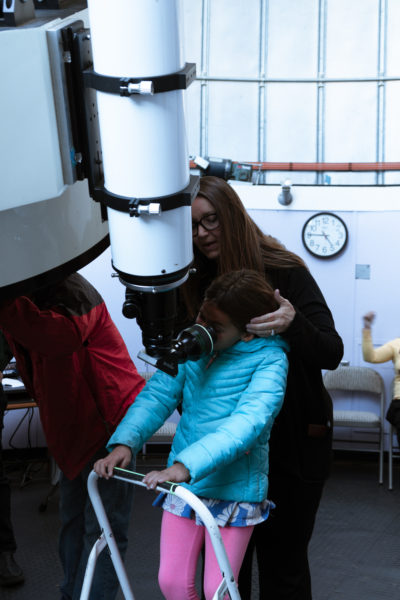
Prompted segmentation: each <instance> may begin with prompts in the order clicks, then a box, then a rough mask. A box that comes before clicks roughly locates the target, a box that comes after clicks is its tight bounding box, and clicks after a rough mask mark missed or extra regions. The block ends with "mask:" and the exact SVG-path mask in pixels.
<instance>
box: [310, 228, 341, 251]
mask: <svg viewBox="0 0 400 600" xmlns="http://www.w3.org/2000/svg"><path fill="white" fill-rule="evenodd" d="M307 235H308V236H309V237H311V236H312V235H313V236H318V237H324V238H325V239H326V241H327V242H329V244H330V245H331V248H332V249H333V248H334V247H335V246H334V245H333V244H332V242H331V240H330V239H329V236H328V234H327V233H325V231H323V232H322V233H308V234H307Z"/></svg>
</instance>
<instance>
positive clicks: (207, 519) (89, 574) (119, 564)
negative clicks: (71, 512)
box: [80, 468, 240, 600]
mask: <svg viewBox="0 0 400 600" xmlns="http://www.w3.org/2000/svg"><path fill="white" fill-rule="evenodd" d="M143 477H144V475H143V474H141V473H135V472H133V471H127V470H125V469H118V468H116V469H114V475H113V478H114V479H120V480H121V481H125V482H126V483H131V484H135V485H139V486H141V487H146V484H145V483H143ZM98 479H99V476H98V475H97V474H96V473H95V472H94V471H92V472H91V473H90V474H89V477H88V492H89V497H90V500H91V502H92V505H93V510H94V512H95V514H96V517H97V520H98V522H99V525H100V528H101V531H102V533H101V535H100V537H99V539H98V540H97V541H96V542H95V544H94V546H93V548H92V550H91V552H90V555H89V559H88V563H87V566H86V572H85V577H84V580H83V585H82V591H81V595H80V600H88V598H89V594H90V588H91V586H92V582H93V576H94V571H95V568H96V562H97V558H98V556H99V554H100V553H101V552H102V550H103V549H104V548H105V547H106V546H108V548H109V552H110V557H111V560H112V563H113V565H114V569H115V572H116V574H117V577H118V580H119V583H120V585H121V589H122V593H123V595H124V598H125V599H126V600H135V598H134V595H133V592H132V589H131V586H130V583H129V580H128V576H127V573H126V570H125V566H124V563H123V561H122V558H121V555H120V553H119V550H118V546H117V543H116V541H115V538H114V535H113V532H112V530H111V527H110V523H109V520H108V517H107V515H106V512H105V509H104V506H103V503H102V501H101V498H100V494H99V490H98ZM156 490H157V491H159V492H167V493H168V492H169V493H172V494H175V495H176V496H178V497H179V498H182V500H184V501H185V502H187V503H188V504H189V505H190V506H191V507H192V508H193V510H194V511H195V512H196V513H197V514H198V515H199V517H200V518H201V520H202V521H203V523H204V526H205V527H206V529H207V531H208V534H209V536H210V539H211V543H212V546H213V549H214V552H215V556H216V559H217V561H218V565H219V568H220V570H221V576H222V581H221V584H220V586H219V587H218V589H217V591H216V592H215V594H214V597H213V600H222V599H223V598H224V596H225V595H226V594H227V593H228V594H229V597H230V598H231V600H240V595H239V591H238V588H237V584H236V581H235V578H234V575H233V572H232V568H231V565H230V563H229V560H228V556H227V554H226V550H225V546H224V544H223V541H222V537H221V533H220V531H219V528H218V525H217V524H216V522H215V519H214V517H213V516H212V514H211V512H210V511H209V510H208V508H207V507H206V506H205V505H204V504H203V502H202V501H201V500H199V498H198V497H197V496H195V494H193V493H192V492H191V491H190V490H188V489H187V488H185V487H183V486H181V485H177V484H174V483H167V484H166V486H165V487H161V486H157V487H156Z"/></svg>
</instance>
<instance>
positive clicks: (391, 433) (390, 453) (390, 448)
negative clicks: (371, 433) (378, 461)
mask: <svg viewBox="0 0 400 600" xmlns="http://www.w3.org/2000/svg"><path fill="white" fill-rule="evenodd" d="M388 468H389V490H393V426H392V425H390V428H389V465H388Z"/></svg>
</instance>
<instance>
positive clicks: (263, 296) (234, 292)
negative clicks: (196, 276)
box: [204, 269, 279, 331]
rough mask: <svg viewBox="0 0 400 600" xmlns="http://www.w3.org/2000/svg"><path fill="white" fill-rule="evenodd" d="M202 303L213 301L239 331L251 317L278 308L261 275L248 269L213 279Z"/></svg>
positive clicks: (270, 289)
mask: <svg viewBox="0 0 400 600" xmlns="http://www.w3.org/2000/svg"><path fill="white" fill-rule="evenodd" d="M204 302H211V303H212V304H215V306H216V307H217V308H219V310H221V311H222V312H224V313H225V314H226V315H228V317H229V318H230V319H231V321H232V323H233V324H234V325H235V326H236V327H237V328H238V329H239V330H240V331H245V326H246V324H247V323H249V321H250V320H251V319H252V318H253V317H259V316H261V315H264V314H266V313H268V312H273V311H274V310H276V309H277V308H278V307H279V305H278V302H277V301H276V299H275V297H274V290H273V289H272V287H271V286H270V285H269V283H267V281H266V279H265V276H264V275H262V274H261V273H257V271H253V270H250V269H241V270H240V271H231V272H230V273H224V275H220V276H219V277H217V279H214V281H213V282H212V283H211V285H210V286H209V287H208V288H207V290H206V294H205V298H204Z"/></svg>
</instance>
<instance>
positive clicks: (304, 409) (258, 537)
mask: <svg viewBox="0 0 400 600" xmlns="http://www.w3.org/2000/svg"><path fill="white" fill-rule="evenodd" d="M192 222H193V243H194V255H195V260H194V267H195V268H196V273H195V274H194V275H191V277H189V280H188V281H187V282H186V283H185V285H184V286H183V289H182V306H181V308H182V314H181V316H184V317H185V319H187V322H188V323H189V322H192V321H193V318H194V317H195V315H196V314H197V312H198V309H199V307H200V305H201V302H202V298H203V294H204V292H205V290H206V289H207V287H208V285H209V284H210V282H211V281H212V280H213V279H214V278H215V277H216V276H218V275H221V274H223V273H226V272H228V271H233V270H238V269H244V268H245V269H254V270H256V271H258V272H261V273H263V274H264V275H265V277H266V279H267V281H268V282H269V283H270V284H271V285H272V287H273V289H274V290H275V298H276V300H277V302H278V305H279V308H278V309H277V310H276V311H273V312H270V313H268V314H266V315H263V316H261V317H257V318H255V319H252V320H251V321H250V323H249V324H248V325H247V331H248V332H249V333H254V334H256V335H258V336H259V337H268V336H271V335H275V334H278V333H279V334H280V335H282V337H283V338H285V339H286V340H287V341H288V342H289V345H290V353H289V374H288V383H287V390H286V394H285V400H284V405H283V408H282V411H281V413H280V414H279V416H278V418H277V420H276V422H275V425H274V427H273V429H272V432H271V439H270V483H269V492H268V497H269V499H270V500H272V501H273V502H274V503H275V504H276V509H275V511H274V515H273V517H272V518H271V519H270V520H268V521H267V522H266V523H265V524H263V525H261V526H260V527H259V528H258V529H257V531H255V532H254V534H253V537H252V543H251V546H250V548H249V550H248V552H247V560H246V559H245V563H244V565H243V567H242V570H241V574H240V579H239V589H240V593H241V596H242V598H243V599H244V600H246V599H249V598H250V593H251V559H252V550H254V549H255V550H256V553H257V559H258V567H259V580H260V599H262V600H264V599H265V598H272V599H273V600H289V599H290V600H310V599H311V597H312V596H311V579H310V570H309V565H308V543H309V541H310V538H311V535H312V530H313V526H314V521H315V516H316V513H317V510H318V505H319V502H320V499H321V494H322V490H323V486H324V482H325V479H326V477H327V476H328V472H329V464H330V453H331V443H332V402H331V399H330V397H329V395H328V393H327V391H326V390H325V388H324V386H323V382H322V375H321V369H335V368H336V367H337V366H338V364H339V362H340V360H341V358H342V355H343V343H342V340H341V338H340V336H339V335H338V333H337V332H336V330H335V325H334V321H333V318H332V314H331V312H330V310H329V308H328V306H327V305H326V302H325V300H324V297H323V295H322V293H321V291H320V289H319V287H318V285H317V283H316V282H315V280H314V278H313V277H312V275H311V274H310V272H309V270H308V269H307V267H306V265H305V263H304V261H303V260H302V259H301V258H300V257H298V256H297V255H296V254H294V253H292V252H290V251H288V250H286V248H285V247H284V246H283V245H282V244H281V243H280V242H278V240H276V239H275V238H274V237H271V236H270V235H265V234H264V233H263V232H262V231H261V230H260V228H259V227H258V226H257V225H256V224H255V223H254V221H253V220H252V219H251V218H250V216H249V215H248V213H247V212H246V210H245V208H244V206H243V204H242V202H241V200H240V198H239V196H238V195H237V194H236V192H235V191H234V190H233V188H232V187H231V186H230V185H229V184H228V183H227V182H226V181H225V180H223V179H220V178H217V177H203V178H202V179H201V181H200V192H199V194H198V196H197V197H196V199H195V200H194V202H193V206H192ZM181 324H185V323H184V321H182V322H181Z"/></svg>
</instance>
